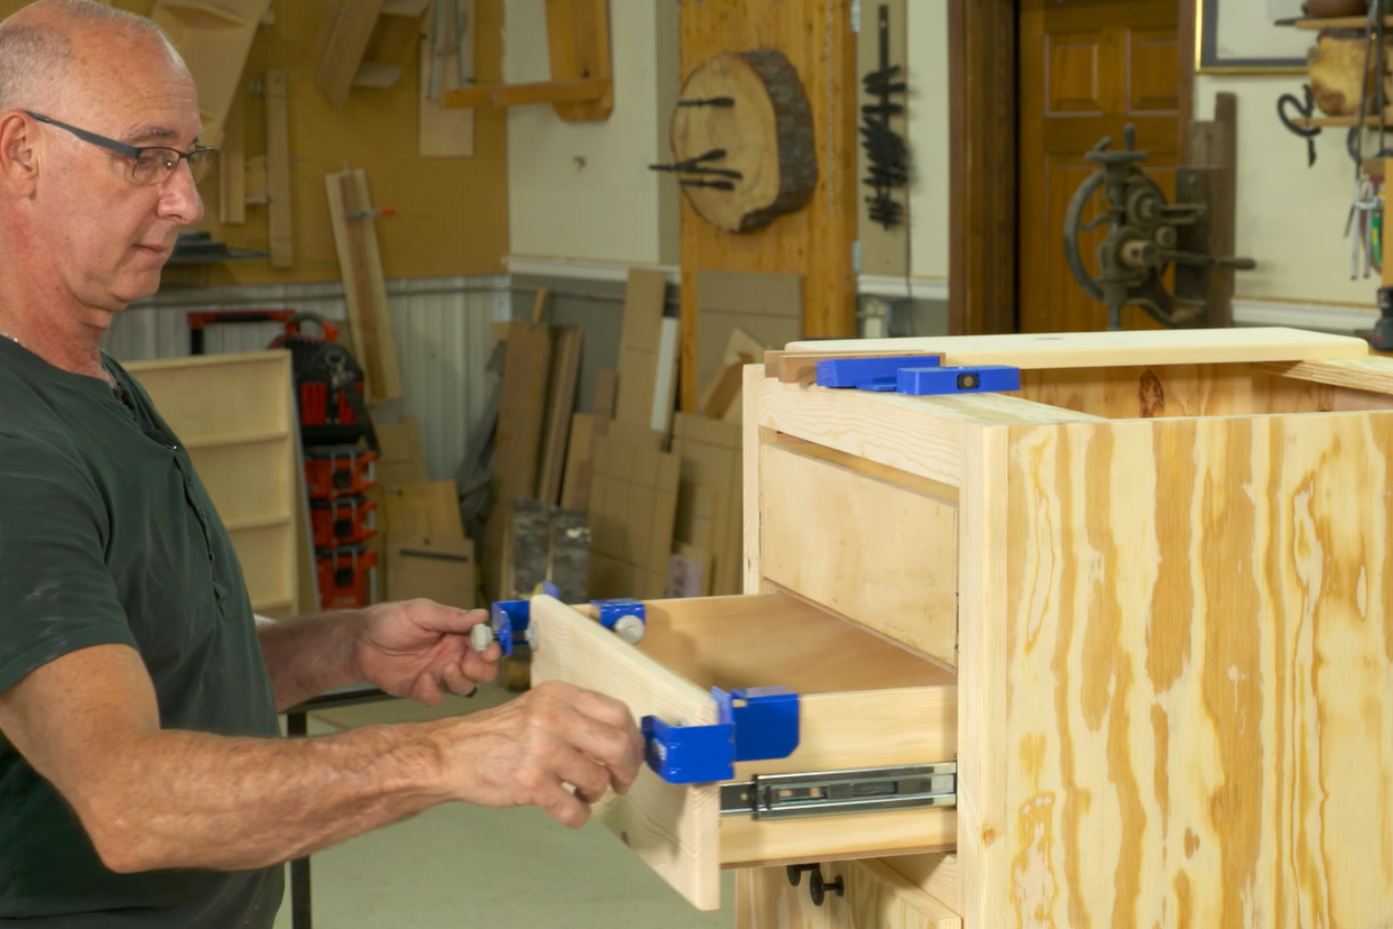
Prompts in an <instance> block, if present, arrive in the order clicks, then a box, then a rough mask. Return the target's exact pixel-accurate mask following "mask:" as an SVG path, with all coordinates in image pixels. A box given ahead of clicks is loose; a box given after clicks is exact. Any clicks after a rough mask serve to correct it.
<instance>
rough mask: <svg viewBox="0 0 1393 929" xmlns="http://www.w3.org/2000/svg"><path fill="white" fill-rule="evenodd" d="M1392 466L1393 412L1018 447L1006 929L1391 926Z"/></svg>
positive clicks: (1071, 438) (1001, 887) (1042, 437)
mask: <svg viewBox="0 0 1393 929" xmlns="http://www.w3.org/2000/svg"><path fill="white" fill-rule="evenodd" d="M1390 458H1393V414H1389V413H1368V414H1343V415H1336V414H1332V415H1325V416H1309V415H1306V416H1263V417H1232V418H1224V419H1214V420H1200V421H1193V420H1151V421H1143V422H1125V423H1115V424H1111V425H1106V426H1099V425H1082V424H1080V425H1072V426H1064V427H1058V428H1049V429H1045V428H1030V427H1018V428H1013V429H1012V430H1011V437H1010V448H1009V454H1008V459H1007V460H1008V465H1007V467H1008V485H1009V486H1008V499H1009V506H1010V526H1009V532H1008V536H1007V537H1008V539H1009V544H1008V545H1007V547H1006V557H1005V558H1004V559H1003V561H1004V562H1005V563H1007V564H1008V565H1009V569H1008V570H1007V572H1006V581H1007V583H1006V600H1007V604H1006V617H1005V619H1006V622H1005V638H1006V643H1005V644H1006V655H1005V656H1004V671H1005V681H1001V682H1000V684H999V686H1000V688H1001V697H1003V698H1004V700H1005V717H1004V720H1003V721H1002V726H1003V728H1002V729H1001V730H1000V732H1001V735H1002V739H1001V746H1002V751H1003V753H1004V757H1003V758H1002V759H1001V761H1002V762H1003V763H1004V770H1005V810H1006V814H1007V821H1006V823H1005V831H1004V833H1003V834H1002V835H1001V836H1000V837H999V838H998V840H997V843H996V844H997V846H998V847H1003V848H1004V850H1005V853H1006V855H1007V856H1008V858H1007V859H1006V860H1002V859H1000V858H997V859H995V860H987V861H985V862H980V863H979V864H978V865H977V866H976V867H975V868H974V867H973V866H970V865H969V864H968V861H969V859H970V857H971V853H970V850H968V849H965V848H963V847H962V846H961V845H960V849H959V853H960V855H962V857H963V860H964V865H965V867H964V880H965V881H967V882H969V883H971V882H973V881H976V882H977V887H978V889H979V892H980V893H981V898H982V900H983V901H987V902H990V901H1000V902H1001V904H1002V905H1003V906H1005V907H1007V909H1006V911H1005V912H1004V913H999V914H998V915H999V916H1000V917H1001V918H999V919H996V920H993V921H990V922H987V923H981V924H982V925H1010V924H1014V923H1017V922H1019V921H1021V920H1036V921H1039V922H1043V923H1046V924H1048V923H1050V922H1053V923H1054V924H1056V925H1112V926H1121V925H1134V926H1151V925H1194V926H1207V925H1214V926H1236V925H1253V924H1262V925H1274V926H1276V925H1281V926H1297V925H1302V926H1314V925H1326V926H1373V925H1379V924H1381V923H1382V922H1383V921H1385V920H1386V919H1387V916H1388V914H1389V913H1390V912H1393V858H1390V856H1389V853H1388V844H1387V841H1388V840H1387V837H1388V836H1389V835H1393V804H1390V803H1389V802H1387V800H1386V798H1387V797H1389V795H1390V793H1389V789H1388V784H1389V783H1393V712H1390V711H1389V710H1388V709H1387V707H1388V706H1389V705H1390V704H1389V700H1390V697H1393V590H1391V589H1390V579H1393V546H1390V538H1389V530H1390V527H1389V525H1388V506H1387V500H1388V499H1389V496H1390V493H1391V492H1393V486H1390V483H1389V475H1388V462H1389V460H1390ZM965 622H966V619H965ZM1008 682H1009V683H1008ZM1044 695H1047V696H1045V697H1044V698H1043V699H1042V696H1044ZM969 702H970V697H969V696H968V695H966V694H965V695H964V703H969ZM983 865H985V867H983ZM964 915H967V916H970V915H971V914H969V913H967V912H965V913H964ZM970 924H972V923H970Z"/></svg>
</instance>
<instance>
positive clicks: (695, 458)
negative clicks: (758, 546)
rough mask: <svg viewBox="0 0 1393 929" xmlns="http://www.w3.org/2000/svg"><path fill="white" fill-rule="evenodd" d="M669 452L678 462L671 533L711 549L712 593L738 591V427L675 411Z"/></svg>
mask: <svg viewBox="0 0 1393 929" xmlns="http://www.w3.org/2000/svg"><path fill="white" fill-rule="evenodd" d="M674 422H675V428H674V434H673V440H672V453H673V454H674V455H677V456H678V457H679V458H681V460H682V464H681V472H680V481H679V485H678V505H677V516H676V520H677V521H676V528H675V530H674V531H675V533H676V537H677V538H679V539H681V540H683V541H685V542H688V543H690V544H693V545H696V546H698V547H700V548H705V549H706V550H708V551H709V552H710V553H711V561H712V565H711V566H712V571H713V575H712V578H711V590H712V592H713V593H715V594H718V595H722V594H736V593H739V592H740V587H741V579H742V577H741V576H742V571H743V559H742V556H741V551H740V549H741V540H742V538H743V534H742V528H741V527H742V525H743V522H742V518H741V513H742V508H743V505H744V491H743V487H742V483H743V482H742V475H743V463H742V460H741V456H740V443H741V428H740V426H738V425H734V424H731V423H724V422H721V421H720V420H715V419H707V418H705V417H701V416H690V415H688V414H686V413H678V414H677V417H676V419H675V421H674Z"/></svg>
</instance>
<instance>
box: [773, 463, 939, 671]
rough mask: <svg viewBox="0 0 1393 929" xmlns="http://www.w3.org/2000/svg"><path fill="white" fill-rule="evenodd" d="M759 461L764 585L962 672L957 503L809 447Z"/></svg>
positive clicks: (913, 482)
mask: <svg viewBox="0 0 1393 929" xmlns="http://www.w3.org/2000/svg"><path fill="white" fill-rule="evenodd" d="M760 455H761V461H760V473H761V479H762V480H763V482H764V483H763V492H762V494H761V498H762V500H761V504H760V505H761V507H762V512H761V514H760V527H761V529H760V531H761V533H762V538H761V542H760V551H761V557H762V560H763V564H764V576H765V577H766V578H768V579H769V580H771V581H774V582H775V583H777V584H780V585H782V586H784V587H787V588H788V589H790V590H792V591H794V592H796V593H798V594H800V595H802V596H805V597H808V598H809V599H811V600H813V601H815V602H817V603H821V604H824V605H826V606H828V607H830V608H832V609H833V610H836V611H837V612H838V613H840V614H842V615H844V616H847V617H849V618H850V619H852V620H855V621H856V622H858V623H861V624H862V625H865V626H867V627H869V628H871V629H874V630H876V631H877V632H880V633H882V634H884V635H886V636H889V637H890V638H892V639H895V640H896V641H899V642H903V643H904V644H905V645H908V646H909V647H911V648H913V649H915V650H916V651H919V652H922V653H924V654H926V655H929V656H931V657H933V658H935V659H937V660H938V661H941V662H943V663H944V664H947V665H950V666H952V665H956V664H957V661H958V654H957V652H958V642H957V624H958V623H957V620H958V617H957V594H958V576H957V573H958V559H957V543H958V524H957V518H958V508H957V506H956V497H957V494H956V493H954V494H953V500H945V499H944V498H943V497H941V496H934V495H932V494H930V493H925V492H924V490H925V488H924V487H923V486H922V485H923V484H930V485H932V482H928V481H924V480H923V479H922V478H916V477H914V476H912V475H908V474H905V475H904V478H905V479H904V480H897V479H895V478H896V477H897V476H894V475H891V480H885V479H884V475H883V473H882V474H878V475H875V476H872V475H869V474H866V473H864V472H863V471H861V470H860V469H859V468H858V467H857V466H856V464H857V462H858V461H859V459H856V458H854V457H852V456H849V455H844V456H827V455H820V454H818V447H816V446H812V445H811V443H806V442H799V443H796V444H793V443H786V444H774V445H766V446H764V447H763V448H761V449H760ZM885 470H889V469H885ZM916 481H917V482H918V483H917V484H916ZM930 489H934V488H933V487H932V486H931V487H930Z"/></svg>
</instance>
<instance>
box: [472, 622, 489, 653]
mask: <svg viewBox="0 0 1393 929" xmlns="http://www.w3.org/2000/svg"><path fill="white" fill-rule="evenodd" d="M469 644H470V645H472V646H474V651H476V652H482V651H483V650H484V649H486V648H488V647H489V646H490V645H492V644H493V627H492V626H490V625H489V624H488V623H480V624H479V625H477V626H475V627H474V628H473V629H470V630H469Z"/></svg>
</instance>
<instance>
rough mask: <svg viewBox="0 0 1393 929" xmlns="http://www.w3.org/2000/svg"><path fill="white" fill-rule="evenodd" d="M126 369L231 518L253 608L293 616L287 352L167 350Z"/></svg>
mask: <svg viewBox="0 0 1393 929" xmlns="http://www.w3.org/2000/svg"><path fill="white" fill-rule="evenodd" d="M126 369H127V370H128V371H129V372H130V374H131V375H132V376H133V377H134V378H135V379H136V380H137V381H139V382H140V385H141V387H143V388H144V389H145V392H146V393H147V394H149V396H150V399H151V401H152V402H153V403H154V404H155V407H156V409H158V410H159V412H160V416H161V417H163V419H164V420H165V422H167V423H168V424H169V427H170V428H171V429H172V430H174V432H175V434H176V435H178V436H179V439H180V441H181V442H183V443H184V447H185V449H186V450H187V452H188V455H189V459H190V461H192V463H193V466H194V469H195V470H196V471H197V472H198V476H199V479H200V480H201V481H202V482H203V485H204V487H205V488H206V489H207V491H208V496H209V498H210V499H211V500H212V502H213V507H214V509H215V510H216V511H217V513H218V517H219V518H220V519H221V520H222V521H223V523H224V525H226V526H227V527H228V532H229V535H230V536H231V538H232V545H233V548H234V549H235V550H236V552H237V559H238V561H239V562H240V563H241V567H242V574H243V576H244V577H245V579H246V584H247V593H248V596H249V597H250V598H251V601H252V605H253V607H254V608H255V609H257V612H260V613H262V614H264V615H267V616H271V617H272V618H275V619H289V618H290V617H291V616H292V615H294V613H295V611H296V607H297V606H298V601H299V599H300V574H299V557H298V547H299V545H300V541H301V540H302V538H303V536H302V534H301V524H300V522H299V519H298V516H299V512H300V508H301V506H302V504H303V498H302V497H300V496H299V495H298V493H297V491H298V489H299V488H300V482H299V476H300V475H301V474H302V473H303V472H302V470H301V468H300V466H299V460H298V435H297V429H298V423H297V421H296V416H295V408H294V402H295V401H294V395H293V392H292V389H291V385H292V377H291V370H290V354H289V353H288V352H284V351H267V352H251V353H245V354H234V355H203V356H195V357H188V358H170V359H160V360H156V361H142V362H132V363H130V364H128V365H127V366H126ZM209 410H217V411H218V415H217V416H209V415H208V411H209Z"/></svg>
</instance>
